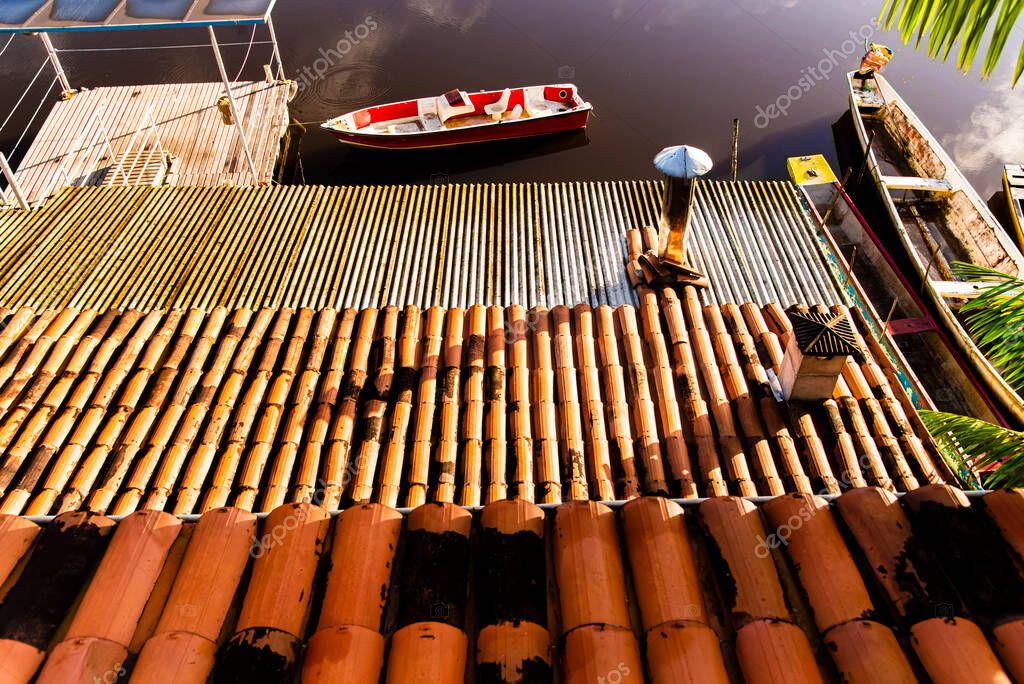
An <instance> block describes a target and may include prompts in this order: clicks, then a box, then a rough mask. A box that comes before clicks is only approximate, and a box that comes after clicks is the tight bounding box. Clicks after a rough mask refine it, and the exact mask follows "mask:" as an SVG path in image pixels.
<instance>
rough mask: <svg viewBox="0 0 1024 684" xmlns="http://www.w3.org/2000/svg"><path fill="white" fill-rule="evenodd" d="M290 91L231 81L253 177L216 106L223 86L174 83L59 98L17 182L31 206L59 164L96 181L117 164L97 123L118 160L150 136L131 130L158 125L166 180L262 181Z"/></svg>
mask: <svg viewBox="0 0 1024 684" xmlns="http://www.w3.org/2000/svg"><path fill="white" fill-rule="evenodd" d="M289 89H290V85H289V84H288V83H285V82H275V83H267V82H265V81H251V82H240V83H236V84H234V86H233V91H234V93H235V96H236V98H237V101H238V107H239V110H240V112H241V113H242V119H243V123H244V126H245V131H246V137H247V138H248V140H249V146H250V149H251V151H252V157H253V162H254V164H255V166H256V171H257V175H258V178H255V179H254V178H253V176H252V173H251V172H250V170H249V168H248V164H247V163H246V160H245V154H244V152H243V150H242V146H241V143H240V141H239V137H238V131H237V128H236V127H235V126H233V125H226V124H225V123H224V121H223V119H222V118H221V114H220V111H219V110H218V109H217V100H218V98H220V96H221V95H223V94H224V87H223V85H221V84H220V83H173V84H160V85H141V86H140V85H132V86H117V87H110V88H95V89H92V90H85V91H83V92H80V93H78V94H77V95H75V96H74V97H72V98H71V99H69V100H66V101H62V102H58V103H57V104H55V105H54V107H53V110H52V111H51V112H50V114H49V116H48V117H47V119H46V122H45V123H44V124H43V127H42V128H41V129H40V131H39V134H38V135H37V136H36V138H35V140H34V141H33V143H32V147H31V148H29V150H28V152H27V153H26V155H25V158H24V159H23V160H22V162H21V164H20V165H19V166H18V169H17V176H18V180H19V181H20V183H21V185H22V188H23V190H24V192H25V195H26V196H27V197H28V199H29V202H30V203H32V204H35V203H36V202H38V201H39V200H40V199H43V198H44V197H45V196H46V195H49V194H53V193H54V192H56V191H59V190H60V189H61V187H63V186H64V185H65V184H66V183H65V182H64V178H63V174H62V173H61V169H63V170H64V171H65V172H67V174H68V176H70V177H71V181H72V183H73V184H74V185H83V186H90V185H100V184H101V183H103V181H104V177H105V176H108V175H110V173H111V172H112V167H113V164H114V163H116V162H114V161H113V160H111V158H110V155H109V153H108V151H107V149H106V144H105V142H104V135H103V130H102V129H101V127H100V123H99V122H100V121H102V126H103V128H104V129H105V131H106V137H107V138H109V140H110V143H111V147H112V149H113V152H114V156H115V157H116V158H117V159H120V158H121V157H122V156H123V155H124V154H125V153H126V152H129V151H131V152H135V151H137V150H138V149H139V146H140V145H142V144H146V145H152V144H153V137H152V136H149V138H148V139H146V138H145V137H144V136H142V135H141V134H140V135H139V136H136V135H135V134H136V131H138V130H139V129H140V128H144V127H148V126H149V125H150V122H155V124H156V128H157V131H158V134H159V138H160V143H161V145H162V147H163V149H164V151H166V152H167V153H169V154H171V155H173V156H174V157H175V161H174V164H173V167H172V172H171V174H170V175H169V176H168V177H167V180H166V182H167V184H168V185H178V186H197V185H200V186H210V185H234V186H251V185H259V184H260V183H263V182H266V181H268V180H270V179H271V178H272V176H273V173H274V168H275V166H276V164H277V159H278V152H279V149H280V145H279V142H280V139H281V136H282V135H284V132H285V129H286V127H287V125H288V94H289ZM133 137H134V138H135V141H134V143H133ZM130 147H131V148H133V149H131V150H130V149H129V148H130ZM58 177H59V178H60V180H59V181H58V182H57V183H55V182H54V181H55V179H57V178H58ZM107 182H108V184H109V183H110V180H109V179H108V181H107ZM120 182H121V181H120V179H117V180H116V181H115V183H120Z"/></svg>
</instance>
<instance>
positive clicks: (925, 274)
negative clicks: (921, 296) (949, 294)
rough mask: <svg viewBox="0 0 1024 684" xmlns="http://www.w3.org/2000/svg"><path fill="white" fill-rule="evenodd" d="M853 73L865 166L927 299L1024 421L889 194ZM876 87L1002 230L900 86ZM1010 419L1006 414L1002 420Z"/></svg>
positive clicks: (853, 103) (1003, 405) (994, 392)
mask: <svg viewBox="0 0 1024 684" xmlns="http://www.w3.org/2000/svg"><path fill="white" fill-rule="evenodd" d="M850 76H851V75H848V76H847V81H848V86H849V102H850V111H851V113H852V115H853V122H854V128H855V129H856V131H857V138H858V141H859V143H860V149H861V150H862V151H863V152H864V154H865V155H866V156H867V167H868V168H869V169H870V173H871V176H872V180H873V181H874V183H875V186H876V188H877V189H878V192H879V195H880V197H881V199H882V201H883V203H884V204H885V207H886V210H887V212H888V213H889V216H890V218H891V220H892V224H893V227H894V228H895V230H896V234H897V235H898V236H899V238H900V241H901V242H902V244H903V247H904V249H905V250H906V252H907V255H908V256H909V257H910V261H911V263H912V264H913V266H914V269H915V271H916V272H917V276H918V277H919V278H920V279H921V282H922V283H923V285H924V292H925V293H926V294H927V296H928V299H929V301H930V302H931V303H932V304H933V305H934V308H935V312H936V313H937V314H938V318H939V321H940V323H941V324H942V325H943V327H944V328H945V329H946V331H947V332H948V333H949V335H950V337H951V338H952V339H953V341H954V342H955V344H956V345H957V346H958V347H959V348H960V351H961V352H962V354H963V355H964V358H965V359H966V360H967V361H968V362H969V363H970V365H971V367H972V368H973V369H974V371H975V372H976V373H977V375H978V377H979V378H980V379H981V381H982V382H983V384H984V386H985V388H986V389H987V390H988V391H989V394H990V396H991V397H992V398H993V399H994V400H995V401H996V402H997V404H998V406H999V408H1000V409H1002V413H1003V414H1004V416H1005V418H1007V419H1010V421H1011V422H1013V423H1015V424H1016V425H1024V400H1022V399H1021V397H1020V395H1018V394H1017V393H1016V392H1015V391H1014V390H1013V388H1012V387H1010V385H1009V384H1008V383H1007V382H1006V380H1004V379H1003V377H1002V375H1001V374H1000V373H999V371H998V370H997V369H996V368H995V367H994V366H993V365H992V364H991V363H990V362H989V360H988V358H987V357H986V356H985V355H984V353H982V351H981V349H979V348H978V345H977V344H976V343H975V342H974V340H973V338H971V336H970V333H968V331H967V330H966V329H965V328H964V326H963V324H962V323H961V322H960V319H959V318H958V317H957V315H956V313H955V312H954V311H953V309H952V307H951V306H950V303H949V301H947V299H946V298H945V297H944V296H943V294H942V293H941V292H940V291H939V289H938V287H939V285H938V283H937V282H936V281H935V280H934V279H933V278H932V275H933V273H934V265H933V260H932V259H931V258H930V257H929V256H928V255H926V254H923V253H922V252H921V251H920V250H919V248H918V246H917V245H916V244H915V241H914V240H913V239H912V238H911V235H910V233H909V231H908V229H907V226H906V225H905V224H904V222H903V218H902V217H901V215H900V212H899V209H898V207H897V206H896V203H895V201H894V199H893V197H892V195H891V194H890V188H889V187H887V186H886V183H885V180H884V177H883V174H882V171H881V166H880V165H879V161H878V159H877V157H876V155H875V152H874V150H873V149H872V148H871V146H870V142H871V136H870V135H869V134H868V131H867V125H866V123H865V120H864V116H865V114H864V113H863V112H862V111H861V106H862V105H861V104H859V103H858V96H857V93H856V92H855V90H854V85H853V82H852V79H851V78H850ZM875 78H876V82H877V85H876V87H877V88H878V89H879V90H880V91H881V92H880V95H884V96H885V97H886V99H885V102H886V103H895V104H897V105H898V107H899V109H900V111H901V112H902V113H903V114H904V115H905V116H906V117H907V120H908V121H909V122H910V123H911V124H912V125H913V126H914V128H915V130H916V132H917V133H919V134H920V135H921V137H922V139H924V140H926V141H927V142H928V144H929V145H930V147H931V150H932V151H933V152H934V153H935V155H936V156H937V157H938V159H939V160H940V161H941V163H942V165H943V166H944V167H945V170H946V174H945V175H946V178H947V179H951V180H952V181H954V184H955V185H954V187H956V188H957V190H959V191H962V192H963V193H964V195H965V196H966V197H967V198H968V199H969V200H970V201H971V202H972V204H973V205H974V206H975V207H976V208H977V210H978V212H979V214H981V215H982V216H983V217H984V218H985V221H986V223H988V224H989V229H990V230H991V231H992V233H993V234H995V235H998V234H1000V233H1001V232H1002V229H1001V228H1000V227H999V225H998V223H997V222H996V220H995V218H994V217H992V216H991V212H989V210H988V208H987V207H986V206H985V205H984V203H983V202H982V201H981V198H980V197H978V195H977V193H976V192H975V191H974V189H973V188H971V187H970V185H969V184H967V183H966V181H965V180H964V179H963V175H962V174H961V173H960V171H959V169H957V167H956V165H955V163H954V162H953V160H952V158H951V157H949V155H948V154H947V153H946V152H945V150H943V149H942V147H941V145H939V143H938V141H937V140H936V139H935V137H934V136H933V135H932V134H931V133H930V132H929V131H928V129H927V128H925V126H924V124H923V123H921V122H920V120H919V119H918V118H917V116H916V115H915V114H914V113H913V110H911V109H910V107H909V106H908V105H907V103H906V102H905V101H904V100H903V99H902V98H900V97H899V95H898V94H897V93H896V91H895V90H894V89H893V88H892V86H891V85H889V84H888V82H887V81H886V80H885V79H884V78H883V77H882V76H880V75H876V76H875ZM1005 239H1006V241H1007V242H1010V245H1008V246H1007V247H1008V249H1009V250H1013V251H1015V250H1016V248H1015V247H1014V246H1013V245H1012V242H1011V241H1010V239H1009V237H1008V236H1005ZM1014 260H1015V261H1016V262H1017V263H1020V260H1019V253H1018V255H1017V257H1016V258H1015V259H1014ZM1001 422H1003V423H1007V421H1006V420H1003V421H1001Z"/></svg>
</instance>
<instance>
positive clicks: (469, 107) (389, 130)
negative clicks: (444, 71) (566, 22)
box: [323, 83, 593, 150]
mask: <svg viewBox="0 0 1024 684" xmlns="http://www.w3.org/2000/svg"><path fill="white" fill-rule="evenodd" d="M592 109H593V107H592V106H591V104H590V103H589V102H586V101H584V100H583V99H582V98H580V96H579V93H578V92H577V89H576V86H574V85H572V84H568V83H566V84H558V85H544V86H530V87H525V88H506V89H504V90H489V91H480V92H478V93H467V92H466V91H464V90H450V91H448V92H447V93H445V94H444V95H441V96H439V97H424V98H420V99H418V100H406V101H404V102H392V103H391V104H385V105H377V106H373V107H366V108H365V109H359V110H357V111H354V112H350V113H348V114H344V115H342V116H339V117H337V118H334V119H331V120H330V121H327V122H326V123H324V124H323V128H326V129H327V130H328V131H330V133H331V134H332V135H333V136H334V137H336V138H337V139H338V140H340V141H341V142H343V143H347V144H349V145H358V146H360V147H372V148H381V149H399V150H408V149H423V148H430V147H449V146H452V145H466V144H470V143H479V142H487V141H491V140H507V139H510V138H525V137H530V136H536V135H547V134H550V133H559V132H562V131H572V130H578V129H582V128H586V127H587V120H588V119H589V117H590V112H591V110H592Z"/></svg>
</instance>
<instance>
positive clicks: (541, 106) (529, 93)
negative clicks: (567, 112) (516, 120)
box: [523, 88, 551, 116]
mask: <svg viewBox="0 0 1024 684" xmlns="http://www.w3.org/2000/svg"><path fill="white" fill-rule="evenodd" d="M523 103H524V105H525V106H526V113H527V114H529V115H530V116H544V115H545V114H550V113H551V105H549V104H548V102H547V100H545V99H544V89H543V88H527V89H526V91H525V92H524V93H523Z"/></svg>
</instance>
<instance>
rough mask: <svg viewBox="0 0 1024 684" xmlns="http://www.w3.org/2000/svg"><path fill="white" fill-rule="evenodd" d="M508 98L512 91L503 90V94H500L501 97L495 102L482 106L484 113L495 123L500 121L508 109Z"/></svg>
mask: <svg viewBox="0 0 1024 684" xmlns="http://www.w3.org/2000/svg"><path fill="white" fill-rule="evenodd" d="M510 97H512V90H511V89H509V88H505V92H503V93H502V94H501V97H500V98H498V101H497V102H492V103H491V104H489V105H484V111H485V112H486V113H487V114H489V115H490V117H491V118H492V119H494V120H495V121H500V120H501V115H502V114H504V113H505V111H506V110H507V109H508V101H509V98H510Z"/></svg>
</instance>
